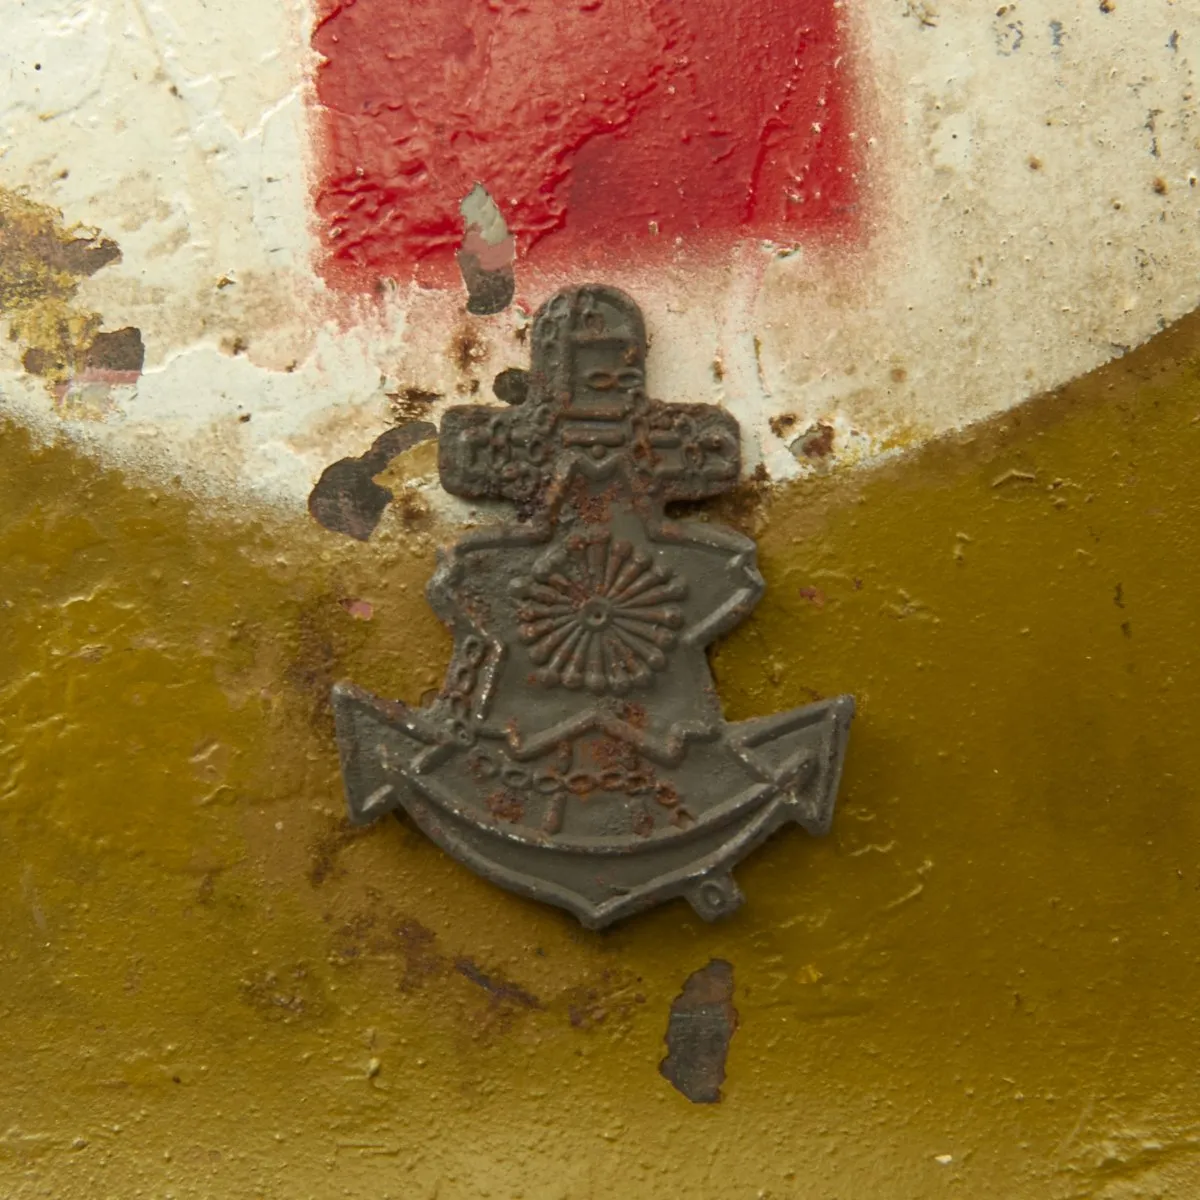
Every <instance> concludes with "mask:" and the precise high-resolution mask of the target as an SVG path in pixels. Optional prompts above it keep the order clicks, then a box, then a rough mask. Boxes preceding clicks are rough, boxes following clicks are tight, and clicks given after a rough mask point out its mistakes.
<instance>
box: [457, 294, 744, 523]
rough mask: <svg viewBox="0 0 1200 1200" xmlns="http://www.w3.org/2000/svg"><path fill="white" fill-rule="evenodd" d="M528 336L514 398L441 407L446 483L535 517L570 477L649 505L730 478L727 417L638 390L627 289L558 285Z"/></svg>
mask: <svg viewBox="0 0 1200 1200" xmlns="http://www.w3.org/2000/svg"><path fill="white" fill-rule="evenodd" d="M532 343H533V346H532V363H531V368H530V371H529V373H528V386H527V388H525V389H522V391H523V399H522V400H521V402H520V403H519V404H518V405H516V407H514V408H512V409H508V410H505V409H497V408H495V407H483V406H481V405H463V406H460V407H457V408H451V409H449V410H448V411H447V412H446V414H445V415H444V417H443V419H442V429H441V436H440V442H439V458H438V469H439V471H440V474H441V480H442V486H443V487H444V488H445V489H446V490H447V491H449V492H454V493H455V494H456V495H459V496H467V497H470V498H472V499H491V500H510V501H513V502H514V503H516V504H517V506H518V512H519V513H520V514H521V515H522V516H523V517H531V518H533V519H535V520H537V519H538V518H542V519H545V518H547V517H549V518H550V519H553V517H554V516H555V515H557V513H558V510H559V504H560V502H561V500H562V499H563V497H564V495H565V494H566V493H567V492H568V491H569V490H570V487H571V482H572V480H577V481H579V482H580V483H581V484H584V490H587V491H591V492H595V491H596V485H603V484H606V483H609V482H611V483H612V484H613V485H614V489H615V490H616V491H617V492H623V493H626V495H624V496H622V499H625V500H627V501H628V500H630V499H631V500H632V501H633V502H634V503H635V506H638V507H640V506H642V505H650V506H651V507H652V508H654V509H661V506H662V505H663V504H665V503H667V502H669V501H673V500H702V499H705V498H707V497H710V496H716V495H718V494H720V493H721V492H726V491H728V490H729V489H730V488H732V487H733V486H734V485H735V484H736V483H737V479H738V471H739V466H740V456H741V447H740V438H739V436H738V425H737V421H735V420H734V418H733V417H731V416H730V415H729V414H728V413H726V412H724V411H723V410H722V409H720V408H717V407H715V406H714V405H711V404H665V403H662V402H661V401H657V400H651V399H650V398H649V397H648V396H647V393H646V326H645V322H644V321H643V319H642V313H641V310H640V309H639V308H638V306H637V305H636V304H635V303H634V302H633V300H631V299H630V298H629V297H628V296H627V295H625V293H624V292H621V291H618V290H617V289H616V288H613V287H608V286H605V285H603V284H585V285H583V286H582V287H574V288H568V289H565V290H564V291H561V292H559V293H558V294H557V295H555V296H553V297H551V299H550V300H548V301H547V302H546V303H545V304H544V305H542V307H541V308H540V309H539V310H538V313H537V315H536V316H535V317H534V320H533V332H532ZM600 490H601V491H603V490H605V489H604V488H603V487H601V488H600ZM614 498H615V496H614Z"/></svg>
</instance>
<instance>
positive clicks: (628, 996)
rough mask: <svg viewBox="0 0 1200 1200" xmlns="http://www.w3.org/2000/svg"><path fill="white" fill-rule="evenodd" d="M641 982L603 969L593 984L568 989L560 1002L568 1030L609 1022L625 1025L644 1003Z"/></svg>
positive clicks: (638, 976)
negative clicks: (565, 1008)
mask: <svg viewBox="0 0 1200 1200" xmlns="http://www.w3.org/2000/svg"><path fill="white" fill-rule="evenodd" d="M641 982H642V977H641V976H640V975H636V976H635V975H622V974H619V973H617V972H616V971H614V970H612V969H611V968H607V967H606V968H605V969H604V970H603V971H602V972H601V973H600V977H599V979H598V980H597V981H596V982H595V983H594V984H591V985H588V984H579V985H577V986H576V987H573V988H570V989H569V990H568V991H567V992H566V994H565V995H564V997H563V999H564V1001H565V1003H566V1007H567V1020H568V1021H570V1023H571V1028H572V1029H595V1028H596V1027H597V1026H600V1025H605V1024H607V1023H608V1022H609V1021H610V1020H611V1021H612V1022H613V1023H614V1024H617V1023H620V1024H622V1025H625V1024H627V1023H628V1022H629V1020H630V1019H631V1018H632V1016H633V1014H634V1012H636V1010H637V1008H638V1006H639V1005H642V1004H645V1003H646V996H645V994H644V993H643V992H642V991H641V990H640V987H639V985H640V984H641Z"/></svg>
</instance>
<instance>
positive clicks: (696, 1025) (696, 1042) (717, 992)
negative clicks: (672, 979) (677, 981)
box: [658, 958, 738, 1104]
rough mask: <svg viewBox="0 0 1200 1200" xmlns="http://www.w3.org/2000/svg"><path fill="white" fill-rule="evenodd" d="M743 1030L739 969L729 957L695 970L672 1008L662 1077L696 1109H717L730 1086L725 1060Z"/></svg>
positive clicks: (718, 959) (662, 1065)
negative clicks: (737, 1003) (736, 991)
mask: <svg viewBox="0 0 1200 1200" xmlns="http://www.w3.org/2000/svg"><path fill="white" fill-rule="evenodd" d="M737 1027H738V1012H737V1009H736V1008H734V1007H733V966H732V965H731V964H730V963H728V962H726V961H725V960H724V959H723V958H714V959H712V960H711V961H710V962H709V963H708V965H707V966H704V967H701V968H700V969H699V970H698V971H693V972H692V973H691V975H689V976H688V978H687V982H686V983H685V984H684V985H683V991H682V992H680V993H679V995H678V996H677V997H676V998H675V1002H674V1003H673V1004H672V1005H671V1018H670V1021H669V1022H668V1023H667V1036H666V1039H665V1040H666V1043H667V1056H666V1058H664V1059H663V1060H662V1062H661V1063H659V1066H658V1070H659V1074H661V1075H662V1077H663V1078H664V1079H666V1080H667V1082H668V1083H670V1084H671V1086H672V1087H673V1088H675V1090H676V1091H678V1092H680V1093H682V1094H683V1095H684V1096H686V1097H687V1098H688V1099H689V1100H690V1101H691V1102H692V1103H693V1104H716V1103H718V1101H720V1099H721V1084H722V1083H724V1082H725V1058H726V1056H727V1055H728V1053H729V1043H730V1041H731V1039H732V1038H733V1035H734V1033H735V1032H736V1031H737Z"/></svg>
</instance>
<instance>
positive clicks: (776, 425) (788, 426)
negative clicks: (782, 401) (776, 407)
mask: <svg viewBox="0 0 1200 1200" xmlns="http://www.w3.org/2000/svg"><path fill="white" fill-rule="evenodd" d="M796 421H797V417H796V414H795V413H780V414H779V416H777V417H772V418H771V419H770V420H769V421H768V422H767V424H768V425H770V427H771V432H772V433H773V434H774V435H775V436H776V437H777V438H779V439H781V440H782V439H783V438H785V437H786V436H787V435H788V433H789V432H790V431H791V430H792V429H793V428H794V427H795V424H796Z"/></svg>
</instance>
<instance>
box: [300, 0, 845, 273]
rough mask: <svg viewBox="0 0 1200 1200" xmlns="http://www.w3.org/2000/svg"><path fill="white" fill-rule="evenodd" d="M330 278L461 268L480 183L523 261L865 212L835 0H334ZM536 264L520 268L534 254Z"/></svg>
mask: <svg viewBox="0 0 1200 1200" xmlns="http://www.w3.org/2000/svg"><path fill="white" fill-rule="evenodd" d="M322 12H323V15H322V18H321V20H320V22H319V24H318V26H317V29H316V32H315V34H314V39H313V40H314V46H315V48H316V49H317V50H318V51H319V52H320V53H321V54H322V55H323V56H324V59H325V61H324V62H323V63H322V65H321V67H320V69H319V71H318V75H317V89H316V90H317V98H318V99H319V101H320V103H321V105H322V106H323V119H324V130H323V136H322V144H321V170H320V178H319V181H318V184H317V187H316V191H315V203H316V208H317V213H318V215H319V218H320V222H321V234H322V239H323V242H324V245H325V248H326V260H325V272H326V276H327V278H328V279H329V280H330V282H331V283H334V284H336V285H338V286H342V287H349V288H354V289H358V288H364V287H370V286H371V285H372V284H373V283H374V282H375V280H376V279H377V278H378V277H379V276H381V275H389V276H393V277H396V278H407V277H409V276H411V275H412V274H413V272H414V268H415V269H416V273H417V275H418V277H420V278H422V279H423V280H425V281H428V282H440V281H448V280H450V279H452V278H455V277H456V275H457V272H456V268H455V263H454V251H455V249H456V248H457V247H458V245H459V243H460V242H461V239H462V234H463V222H462V218H461V216H460V215H459V211H458V205H459V203H460V202H461V200H462V198H463V197H464V196H465V195H466V194H467V192H468V191H469V190H470V188H471V186H472V185H473V184H474V183H475V182H476V181H479V182H481V183H482V184H483V185H484V186H485V187H486V188H487V189H488V190H489V192H491V194H492V196H493V198H494V199H495V200H496V202H497V204H498V205H499V206H500V209H501V211H502V212H503V213H504V216H505V219H506V220H507V221H508V224H509V228H510V230H511V231H512V232H513V233H514V234H515V235H516V238H517V246H518V255H519V261H526V262H529V261H533V262H535V263H539V262H540V263H543V264H545V265H547V266H552V267H553V266H562V265H566V264H571V265H573V266H575V267H580V266H585V265H588V264H595V265H601V266H602V265H603V264H604V263H606V262H611V261H612V260H613V258H614V257H617V258H620V259H625V260H628V261H637V260H643V259H647V258H649V259H653V258H654V257H656V256H659V255H662V254H664V253H666V252H671V251H673V250H674V249H675V239H676V238H677V237H682V238H683V239H684V243H685V245H686V246H690V247H697V246H700V247H706V248H710V249H711V248H721V247H727V246H728V245H729V244H730V243H731V242H733V241H736V240H740V239H743V238H746V237H761V238H769V239H772V240H775V241H782V242H786V243H793V242H796V241H800V240H805V239H809V238H812V237H814V236H816V237H828V236H831V235H836V236H842V235H845V234H846V233H848V232H851V231H853V229H854V227H855V217H854V210H855V198H856V195H857V187H856V180H855V156H854V154H853V144H852V142H851V139H850V136H849V135H850V131H851V128H852V124H851V114H850V111H849V95H848V92H849V86H848V79H847V66H846V58H845V53H844V46H843V38H842V35H841V31H840V27H839V17H838V11H837V5H836V0H323V8H322ZM519 269H520V268H519V267H518V270H519Z"/></svg>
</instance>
